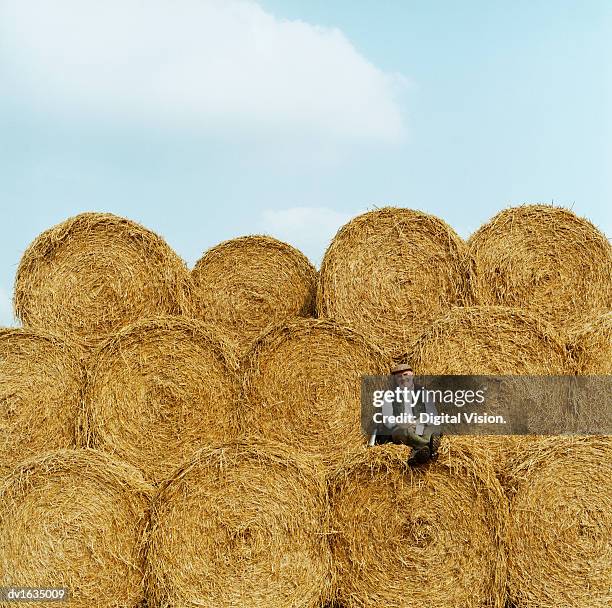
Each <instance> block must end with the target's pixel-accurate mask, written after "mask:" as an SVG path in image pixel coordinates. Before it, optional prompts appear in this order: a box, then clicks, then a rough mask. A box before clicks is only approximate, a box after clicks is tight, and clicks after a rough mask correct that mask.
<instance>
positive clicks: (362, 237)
mask: <svg viewBox="0 0 612 608" xmlns="http://www.w3.org/2000/svg"><path fill="white" fill-rule="evenodd" d="M465 255H466V247H465V244H464V242H463V241H462V240H461V239H460V238H459V236H457V234H456V233H455V232H454V230H453V229H452V228H451V227H450V226H448V225H447V224H446V223H444V222H443V221H442V220H440V219H438V218H436V217H434V216H432V215H428V214H426V213H422V212H421V211H414V210H412V209H398V208H394V207H384V208H382V209H377V210H376V211H370V212H368V213H365V214H363V215H360V216H358V217H356V218H355V219H353V220H351V221H350V222H349V223H348V224H346V225H345V226H344V227H343V228H342V229H341V230H340V231H339V232H338V234H337V235H336V237H335V238H334V240H333V241H332V244H331V245H330V247H329V248H328V250H327V252H326V253H325V256H324V258H323V263H322V265H321V273H320V280H319V288H318V293H317V310H318V313H319V316H321V317H329V318H332V319H334V320H336V321H338V322H342V323H346V324H348V325H350V326H352V327H353V328H355V329H357V330H358V331H359V332H361V333H362V334H363V335H364V336H366V337H367V338H369V339H370V340H371V341H372V342H373V343H374V344H376V345H377V346H378V347H379V348H382V349H384V350H385V351H387V352H389V353H390V354H391V355H393V356H395V357H399V356H401V355H402V354H403V353H404V352H406V350H407V349H408V348H409V346H410V344H411V343H412V342H413V340H414V339H415V338H416V337H417V336H418V335H419V334H420V333H421V330H422V326H423V325H424V324H425V323H427V322H429V321H431V320H432V319H434V318H436V317H438V316H440V315H441V314H443V313H444V312H445V311H447V310H448V309H449V308H450V307H451V306H453V305H456V304H459V303H462V302H463V297H464V295H465V294H464V291H465V285H464V265H465Z"/></svg>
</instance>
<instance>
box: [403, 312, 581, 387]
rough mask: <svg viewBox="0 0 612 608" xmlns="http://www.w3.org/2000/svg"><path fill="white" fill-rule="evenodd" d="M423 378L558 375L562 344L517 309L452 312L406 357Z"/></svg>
mask: <svg viewBox="0 0 612 608" xmlns="http://www.w3.org/2000/svg"><path fill="white" fill-rule="evenodd" d="M409 358H410V361H411V363H412V365H413V366H414V368H415V371H416V372H417V373H419V374H427V375H438V374H440V375H442V374H455V375H462V374H463V375H492V376H496V375H497V376H502V375H531V376H546V375H561V374H564V373H567V372H568V371H569V363H568V358H567V353H566V350H565V348H564V345H563V343H562V341H561V339H560V337H559V335H558V333H557V332H556V330H555V329H554V328H553V327H552V326H551V325H550V324H548V323H546V322H545V321H543V320H542V319H540V318H538V317H537V316H536V315H534V314H530V313H528V312H526V311H524V310H521V309H517V308H507V307H502V306H468V307H465V308H455V309H453V310H452V311H451V312H449V313H448V314H446V315H445V316H443V317H441V318H439V319H437V320H436V321H435V322H433V323H431V324H430V325H429V326H428V327H427V328H426V329H425V331H424V332H423V333H422V334H421V335H420V336H419V338H418V340H417V341H416V343H415V346H414V348H413V349H412V353H411V355H410V356H409Z"/></svg>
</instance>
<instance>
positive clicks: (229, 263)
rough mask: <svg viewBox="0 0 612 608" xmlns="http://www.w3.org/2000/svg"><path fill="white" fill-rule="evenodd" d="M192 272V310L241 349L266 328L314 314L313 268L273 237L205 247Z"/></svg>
mask: <svg viewBox="0 0 612 608" xmlns="http://www.w3.org/2000/svg"><path fill="white" fill-rule="evenodd" d="M191 276H192V279H193V289H192V301H193V314H194V315H195V316H196V317H198V318H201V319H203V320H205V321H209V322H211V323H214V324H216V325H218V326H219V328H220V329H221V331H223V333H224V334H226V335H227V336H228V337H230V338H231V339H233V340H234V341H235V342H236V344H237V345H238V348H239V349H240V351H241V352H243V351H244V350H246V349H248V347H249V346H250V345H251V343H252V342H253V341H254V340H255V339H256V338H257V336H258V335H259V334H260V333H262V332H263V331H264V330H265V329H266V328H268V327H270V326H272V325H276V324H278V323H282V322H283V321H285V320H290V319H292V318H294V317H309V316H312V314H313V313H314V304H315V302H314V301H315V291H316V280H317V272H316V270H315V268H314V267H313V266H312V264H311V263H310V262H309V261H308V259H307V258H306V256H304V254H302V253H301V252H300V251H298V250H297V249H295V248H294V247H292V246H291V245H287V243H283V242H281V241H279V240H277V239H274V238H272V237H268V236H245V237H241V238H237V239H233V240H230V241H225V242H223V243H221V244H219V245H217V246H215V247H213V248H212V249H210V250H209V251H207V252H206V254H205V255H204V256H203V257H202V258H201V259H200V260H199V261H198V262H197V264H196V265H195V267H194V269H193V271H192V273H191Z"/></svg>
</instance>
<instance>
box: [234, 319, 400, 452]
mask: <svg viewBox="0 0 612 608" xmlns="http://www.w3.org/2000/svg"><path fill="white" fill-rule="evenodd" d="M390 365H391V359H390V358H389V357H387V356H386V355H384V354H383V353H382V352H381V351H379V350H378V349H377V348H375V347H374V346H372V345H371V344H370V343H369V342H368V341H367V340H366V339H365V338H363V337H362V336H361V335H360V334H358V333H356V332H354V331H352V330H350V329H348V328H346V327H343V326H341V325H337V324H335V323H332V322H330V321H326V320H322V319H301V320H296V321H290V322H286V323H284V324H282V325H280V326H279V327H276V328H274V329H272V330H270V331H269V332H267V333H266V334H265V335H263V336H261V337H260V338H259V339H258V340H257V341H256V343H255V344H254V346H253V348H252V350H251V351H250V352H249V354H248V356H247V357H246V359H245V366H244V369H243V372H244V395H245V398H246V404H245V408H244V413H243V416H242V422H243V426H244V429H245V430H246V432H247V433H249V434H254V435H262V436H264V437H268V438H271V439H275V440H277V441H280V442H283V443H287V444H289V445H291V446H294V447H295V449H298V450H300V451H301V452H305V453H309V454H312V455H314V456H316V457H317V458H320V459H322V460H323V461H325V462H331V461H333V460H334V459H336V458H338V457H340V456H342V455H343V454H344V453H345V452H346V451H347V450H348V449H350V448H354V447H356V446H359V445H362V444H363V442H364V437H363V435H362V432H361V390H360V387H361V376H362V375H383V374H387V373H389V367H390Z"/></svg>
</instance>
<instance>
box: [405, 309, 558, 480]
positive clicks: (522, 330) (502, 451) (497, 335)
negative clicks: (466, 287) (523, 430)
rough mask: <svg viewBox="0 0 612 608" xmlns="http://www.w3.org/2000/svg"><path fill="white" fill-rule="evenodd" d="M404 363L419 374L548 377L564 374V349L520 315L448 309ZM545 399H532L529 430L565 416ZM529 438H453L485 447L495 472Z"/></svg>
mask: <svg viewBox="0 0 612 608" xmlns="http://www.w3.org/2000/svg"><path fill="white" fill-rule="evenodd" d="M410 361H411V363H412V365H413V367H414V368H415V372H416V373H417V374H422V375H442V374H451V375H493V376H503V375H517V376H523V375H524V376H528V375H530V376H548V375H553V376H554V375H562V374H564V373H567V371H568V360H567V354H566V351H565V348H564V345H563V344H562V342H561V341H560V339H559V337H558V334H557V333H556V331H555V330H554V329H553V328H552V327H551V326H550V325H549V324H547V323H546V322H545V321H543V320H541V319H539V318H538V317H537V316H535V315H533V314H530V313H528V312H526V311H523V310H520V309H517V308H506V307H498V306H472V307H466V308H455V309H453V310H452V311H451V312H450V313H448V314H447V315H446V316H444V317H442V318H440V319H438V320H436V321H435V322H433V323H431V324H430V325H429V326H428V327H427V328H426V330H425V331H424V332H423V334H422V335H421V336H420V337H419V339H418V340H417V342H416V344H415V347H414V350H413V352H412V355H411V357H410ZM531 386H532V388H533V386H534V385H533V384H532V385H531ZM514 387H515V388H516V383H515V384H514ZM531 397H532V399H535V397H537V395H536V394H535V393H534V394H533V395H532V396H531ZM546 397H547V398H543V399H539V400H536V401H537V402H538V409H534V410H533V411H532V412H531V414H532V417H531V419H530V423H531V425H532V428H535V427H538V426H540V427H544V428H547V429H551V428H553V429H554V428H557V429H558V428H559V425H560V423H561V421H566V418H567V416H569V412H568V411H566V409H565V405H566V404H565V403H564V402H563V400H562V396H561V395H556V396H555V398H553V399H550V398H549V397H550V395H548V396H546ZM489 405H490V404H489ZM551 425H552V426H551ZM548 432H550V430H549V431H548ZM530 439H531V438H530V437H528V436H524V437H520V436H496V437H493V436H492V437H486V438H481V437H471V436H456V437H453V440H454V441H456V442H459V443H463V444H471V445H473V444H477V445H478V444H479V445H481V446H485V447H486V448H487V450H488V452H489V457H490V458H491V459H492V461H493V463H494V466H495V467H496V468H498V469H500V470H501V468H503V465H504V462H505V459H506V457H507V456H508V455H509V454H511V453H513V452H514V451H516V450H518V449H519V448H520V446H521V445H522V444H524V443H525V442H527V441H529V440H530Z"/></svg>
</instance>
